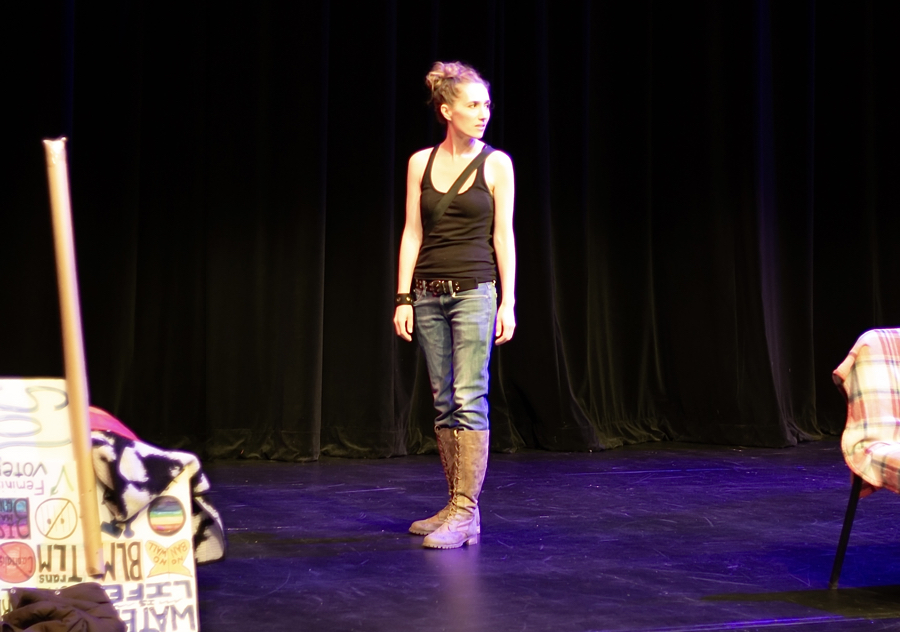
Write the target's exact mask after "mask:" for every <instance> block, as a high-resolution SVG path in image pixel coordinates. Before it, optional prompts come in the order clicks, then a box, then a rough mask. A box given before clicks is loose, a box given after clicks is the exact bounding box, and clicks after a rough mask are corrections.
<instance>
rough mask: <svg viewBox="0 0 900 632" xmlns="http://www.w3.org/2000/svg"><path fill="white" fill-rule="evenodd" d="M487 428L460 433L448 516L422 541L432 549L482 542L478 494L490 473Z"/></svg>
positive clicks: (451, 547)
mask: <svg viewBox="0 0 900 632" xmlns="http://www.w3.org/2000/svg"><path fill="white" fill-rule="evenodd" d="M489 434H490V433H489V431H487V430H461V431H458V432H457V435H456V461H457V465H456V488H455V492H454V494H453V498H452V499H451V500H450V513H449V515H448V516H447V519H446V520H445V521H444V522H443V524H441V525H440V526H439V527H438V528H437V529H436V530H435V531H434V532H432V533H431V534H429V535H428V536H426V537H425V541H424V542H423V543H422V544H423V546H426V547H428V548H430V549H456V548H459V547H461V546H462V545H463V544H478V539H479V534H480V532H481V524H480V522H481V521H480V519H479V518H480V516H479V511H478V497H479V496H480V495H481V487H482V485H483V484H484V475H485V473H486V472H487V462H488V438H489Z"/></svg>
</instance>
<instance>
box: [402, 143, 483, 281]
mask: <svg viewBox="0 0 900 632" xmlns="http://www.w3.org/2000/svg"><path fill="white" fill-rule="evenodd" d="M437 150H438V148H437V147H435V148H434V149H433V150H432V151H431V156H430V157H429V158H428V165H427V166H426V167H425V173H424V174H423V175H422V198H421V201H420V204H419V206H420V208H421V210H422V225H423V226H427V225H428V224H429V223H430V222H429V221H427V220H430V218H431V216H432V214H433V213H434V208H435V207H436V206H437V204H438V202H440V200H441V198H442V197H444V192H441V191H437V190H435V188H434V185H433V184H432V182H431V167H432V165H433V164H434V156H435V154H437ZM482 151H483V152H484V151H487V152H491V151H493V149H492V148H490V147H489V146H488V145H485V146H484V149H482ZM493 229H494V196H493V195H491V190H490V189H489V188H488V186H487V183H486V182H485V180H484V163H481V165H479V166H478V169H476V171H475V182H474V183H473V184H472V186H470V187H469V188H468V189H466V190H465V191H463V192H462V193H459V194H458V195H457V196H456V197H455V198H454V199H453V201H452V202H451V203H450V205H449V206H448V207H447V210H446V211H444V214H443V216H441V218H440V219H439V220H438V223H437V225H436V226H434V228H432V229H431V232H430V233H429V234H428V235H426V236H425V238H424V239H423V240H422V246H421V248H420V249H419V258H418V259H417V260H416V270H415V277H416V278H417V279H477V280H478V282H479V283H484V282H486V281H494V280H496V278H497V272H496V270H497V268H496V265H495V262H494V243H493Z"/></svg>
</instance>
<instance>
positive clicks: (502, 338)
mask: <svg viewBox="0 0 900 632" xmlns="http://www.w3.org/2000/svg"><path fill="white" fill-rule="evenodd" d="M515 331H516V311H515V309H514V308H513V306H512V305H507V304H505V303H501V304H500V307H498V308H497V328H496V331H495V338H494V344H497V345H502V344H503V343H504V342H509V341H510V340H512V337H513V333H514V332H515Z"/></svg>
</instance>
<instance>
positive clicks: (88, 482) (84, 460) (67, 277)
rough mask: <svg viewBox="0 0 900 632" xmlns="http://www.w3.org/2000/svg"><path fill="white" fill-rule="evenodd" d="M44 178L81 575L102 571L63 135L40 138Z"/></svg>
mask: <svg viewBox="0 0 900 632" xmlns="http://www.w3.org/2000/svg"><path fill="white" fill-rule="evenodd" d="M44 152H45V153H46V155H47V178H48V180H49V183H50V207H51V211H52V215H53V243H54V246H55V250H56V276H57V280H58V284H59V307H60V314H61V316H62V341H63V356H64V358H65V365H66V390H67V391H68V393H69V424H70V426H71V429H72V447H73V449H74V452H75V464H76V467H77V469H78V496H79V501H80V502H79V507H80V511H81V532H82V535H83V537H84V558H85V563H86V565H87V573H88V575H91V576H93V577H100V576H102V575H103V570H104V569H103V548H102V547H103V544H102V541H101V537H100V509H99V507H98V505H97V490H96V487H95V481H96V478H95V476H94V463H93V459H92V457H91V431H90V420H89V416H88V406H89V405H90V398H89V396H88V383H87V369H86V368H85V361H84V342H83V339H82V331H81V307H80V305H79V302H78V275H77V273H76V269H75V239H74V237H73V236H72V207H71V203H70V201H69V173H68V167H67V164H66V139H65V138H59V139H57V140H45V141H44Z"/></svg>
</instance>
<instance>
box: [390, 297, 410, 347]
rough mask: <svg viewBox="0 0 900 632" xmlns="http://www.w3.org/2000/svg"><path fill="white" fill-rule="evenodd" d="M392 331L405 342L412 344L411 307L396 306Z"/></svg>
mask: <svg viewBox="0 0 900 632" xmlns="http://www.w3.org/2000/svg"><path fill="white" fill-rule="evenodd" d="M394 331H396V332H397V335H398V336H400V337H401V338H403V339H404V340H405V341H406V342H412V333H413V308H412V305H398V306H397V309H395V310H394Z"/></svg>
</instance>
